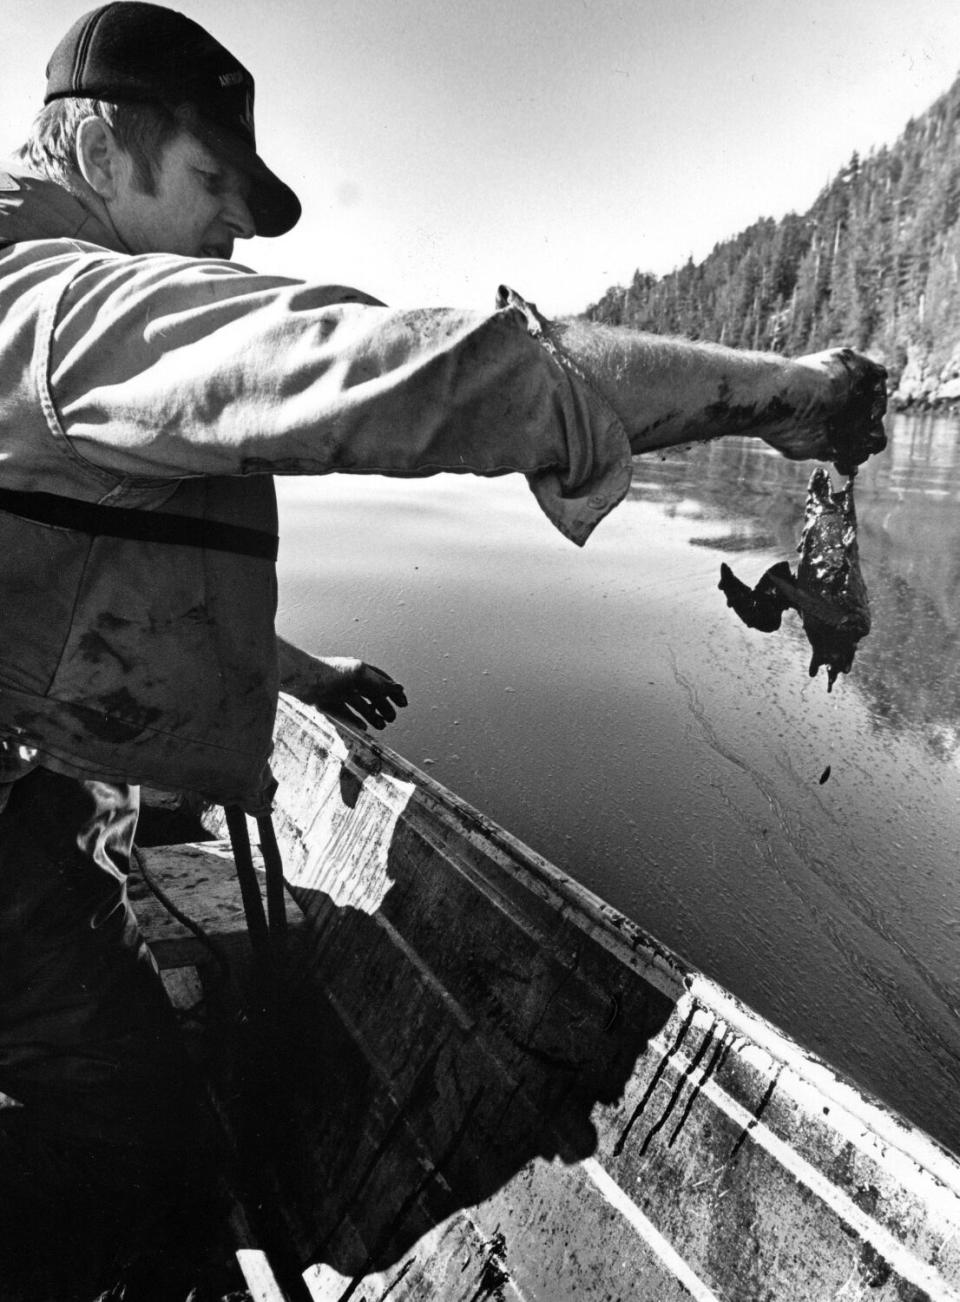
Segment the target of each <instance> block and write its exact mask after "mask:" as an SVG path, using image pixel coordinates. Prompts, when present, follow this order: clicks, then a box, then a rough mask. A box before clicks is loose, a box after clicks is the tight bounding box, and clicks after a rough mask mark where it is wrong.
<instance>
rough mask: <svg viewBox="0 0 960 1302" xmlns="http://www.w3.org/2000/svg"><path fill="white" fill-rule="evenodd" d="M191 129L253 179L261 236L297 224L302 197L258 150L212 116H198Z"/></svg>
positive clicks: (256, 222) (254, 207) (254, 208)
mask: <svg viewBox="0 0 960 1302" xmlns="http://www.w3.org/2000/svg"><path fill="white" fill-rule="evenodd" d="M189 129H190V131H191V133H192V134H193V135H195V136H196V137H197V138H198V139H199V140H201V141H202V142H203V143H204V144H205V145H206V146H207V147H208V148H209V149H212V150H213V152H214V153H215V154H217V155H218V156H219V157H221V158H224V159H226V161H227V162H228V163H232V164H233V166H234V167H236V168H239V170H240V171H241V172H243V173H244V174H245V175H246V176H248V177H249V178H250V196H249V198H248V200H247V206H248V208H249V209H250V215H251V217H252V218H253V224H254V226H255V228H256V232H257V234H258V235H262V236H265V237H267V238H268V239H269V238H271V237H273V236H275V235H286V233H287V231H289V230H292V229H293V227H294V226H296V224H297V222H298V221H299V220H300V213H301V211H302V209H301V207H300V200H299V199H298V198H297V196H296V195H295V194H294V192H293V191H292V190H291V189H290V187H289V185H285V184H284V182H283V181H281V180H280V178H279V177H278V176H275V175H274V174H273V172H271V171H270V168H269V167H267V165H266V163H265V162H264V161H263V159H262V158H261V157H260V155H259V154H258V153H257V152H256V151H255V150H253V149H251V147H250V146H249V145H248V144H247V143H246V142H245V141H243V140H241V139H240V137H239V136H236V135H234V134H233V132H231V131H227V130H225V129H224V128H223V127H221V126H219V125H218V124H217V123H216V122H211V121H210V119H209V118H202V117H195V118H194V119H193V120H192V121H191V123H190V127H189Z"/></svg>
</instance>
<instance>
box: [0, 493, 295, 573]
mask: <svg viewBox="0 0 960 1302" xmlns="http://www.w3.org/2000/svg"><path fill="white" fill-rule="evenodd" d="M0 510H2V511H9V512H10V514H11V515H18V516H20V517H21V518H22V519H24V520H35V521H36V522H37V523H38V524H51V525H55V526H56V527H58V528H60V529H73V530H75V531H76V532H78V533H86V534H91V535H93V536H94V537H96V536H98V535H106V536H107V537H110V538H132V539H134V540H135V541H137V542H163V543H176V544H177V545H178V546H180V547H203V548H207V549H209V550H212V551H221V552H236V553H237V554H238V555H240V556H257V557H259V558H260V559H262V560H269V561H275V560H276V559H277V550H278V547H279V541H280V540H279V539H278V538H277V536H276V534H272V533H267V532H266V531H265V530H262V529H248V528H247V527H246V526H245V525H239V524H223V523H221V522H220V521H218V520H198V519H195V518H194V517H192V516H189V515H171V514H168V513H167V512H165V511H138V510H133V509H131V508H130V507H123V506H101V505H100V504H99V503H96V502H83V501H81V500H80V499H79V498H74V497H61V496H59V495H58V494H56V493H23V492H19V491H17V490H16V489H12V488H0Z"/></svg>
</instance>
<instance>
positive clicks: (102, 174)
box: [77, 115, 124, 200]
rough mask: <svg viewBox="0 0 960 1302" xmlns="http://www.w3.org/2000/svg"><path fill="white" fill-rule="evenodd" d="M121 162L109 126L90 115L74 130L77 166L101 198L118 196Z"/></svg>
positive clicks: (121, 156) (121, 155) (121, 157)
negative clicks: (75, 134) (75, 132)
mask: <svg viewBox="0 0 960 1302" xmlns="http://www.w3.org/2000/svg"><path fill="white" fill-rule="evenodd" d="M123 163H124V157H123V152H122V150H121V149H120V146H119V145H118V144H117V139H116V136H115V135H114V134H113V131H112V130H111V128H110V125H109V123H107V122H104V120H103V118H98V117H94V116H92V115H91V116H90V117H88V118H84V120H83V121H82V122H81V123H80V125H79V127H78V128H77V165H78V167H79V169H80V175H81V176H82V177H83V179H84V180H85V181H86V183H87V185H89V186H90V188H91V189H92V190H94V191H95V192H96V193H97V194H98V195H99V196H100V198H101V199H105V200H111V199H115V198H116V197H117V191H118V189H119V186H120V181H121V176H122V171H123Z"/></svg>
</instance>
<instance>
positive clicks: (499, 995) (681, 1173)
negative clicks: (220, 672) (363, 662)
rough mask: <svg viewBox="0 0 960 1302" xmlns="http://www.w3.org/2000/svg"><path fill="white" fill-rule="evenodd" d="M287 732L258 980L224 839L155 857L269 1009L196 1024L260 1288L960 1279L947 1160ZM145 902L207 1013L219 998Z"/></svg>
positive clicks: (605, 921)
mask: <svg viewBox="0 0 960 1302" xmlns="http://www.w3.org/2000/svg"><path fill="white" fill-rule="evenodd" d="M276 742H277V744H276V756H275V772H276V774H277V777H278V778H279V781H280V790H279V794H278V801H277V811H276V813H275V815H274V824H275V827H276V831H277V836H278V840H279V844H280V849H281V853H282V858H283V862H284V866H285V877H286V889H287V894H288V908H287V913H288V927H287V931H286V933H285V935H282V936H281V935H280V933H279V932H278V933H277V941H276V943H278V944H281V945H282V946H283V948H284V950H285V957H284V958H283V959H282V961H281V967H282V972H281V973H279V975H278V974H277V973H276V972H275V973H274V978H275V979H274V982H273V986H272V992H271V993H268V994H266V995H264V994H263V993H262V991H263V986H262V985H260V986H258V985H257V982H256V968H257V963H256V960H255V959H254V958H251V955H250V948H249V943H248V937H247V930H246V925H245V919H244V908H243V903H242V900H241V898H240V894H239V891H238V887H237V882H236V877H235V873H234V869H233V860H232V855H231V852H230V849H229V845H228V844H227V843H226V842H224V841H220V840H212V841H206V842H200V843H193V844H186V845H177V846H165V847H156V848H153V849H147V850H144V851H143V861H144V866H145V868H146V871H147V873H148V875H149V877H150V878H151V879H152V880H153V881H155V882H156V883H159V885H160V886H161V887H162V889H163V891H164V892H165V893H166V895H167V896H169V897H170V898H171V899H172V900H173V901H174V902H175V903H176V904H178V905H179V907H180V909H181V910H182V911H183V914H184V915H185V916H187V917H190V918H192V919H194V920H195V921H196V922H198V923H200V925H201V927H202V929H203V930H204V931H205V932H206V933H208V935H210V936H211V937H213V938H214V939H215V940H218V941H219V944H220V952H221V953H223V954H225V955H226V956H227V959H228V960H229V962H230V965H231V973H232V975H231V978H230V982H229V986H230V989H231V990H232V991H233V992H237V991H239V992H240V994H239V998H240V999H241V1001H242V1000H243V999H247V1000H248V1001H252V1003H253V1004H257V1001H258V1000H260V1002H261V1005H262V1006H263V1008H264V1010H265V1011H264V1012H263V1015H262V1016H261V1017H260V1018H259V1019H257V1018H254V1019H253V1023H256V1022H258V1021H259V1024H260V1026H261V1031H262V1034H261V1035H260V1037H259V1040H258V1036H257V1035H256V1034H255V1035H253V1036H252V1037H251V1038H252V1040H253V1041H254V1042H255V1044H256V1043H258V1044H259V1048H256V1047H255V1048H254V1049H253V1050H250V1049H249V1045H248V1048H247V1050H244V1051H241V1052H240V1053H239V1054H238V1053H236V1052H234V1051H232V1050H231V1051H230V1052H226V1051H225V1050H224V1044H225V1043H227V1041H225V1040H224V1038H223V1037H222V1036H221V1038H220V1039H217V1036H216V1033H215V1031H212V1030H211V1027H210V1026H205V1028H204V1030H203V1037H206V1039H205V1042H209V1037H210V1036H211V1035H213V1037H214V1038H213V1045H214V1048H213V1051H212V1052H210V1053H209V1054H208V1055H207V1063H208V1067H209V1074H210V1077H211V1082H212V1091H213V1095H214V1097H215V1099H216V1106H217V1108H218V1110H219V1113H220V1115H221V1117H222V1118H223V1122H224V1129H225V1133H226V1134H227V1135H228V1136H229V1137H230V1142H231V1144H232V1145H233V1150H232V1151H233V1157H234V1159H235V1161H236V1171H235V1176H236V1178H235V1180H234V1182H233V1184H232V1186H231V1188H232V1193H231V1198H232V1200H233V1201H232V1214H231V1226H232V1231H231V1232H232V1234H233V1236H234V1247H235V1248H236V1251H237V1259H238V1261H239V1262H240V1264H241V1266H242V1268H243V1272H244V1276H245V1278H246V1287H247V1290H248V1293H249V1296H251V1297H252V1298H255V1299H262V1300H263V1302H275V1300H276V1299H281V1298H307V1299H313V1302H333V1300H334V1299H339V1300H340V1302H347V1299H353V1300H354V1302H360V1300H361V1299H364V1300H365V1302H373V1299H390V1302H399V1300H400V1299H417V1300H420V1299H431V1298H435V1299H442V1302H461V1300H462V1302H468V1300H469V1302H481V1300H486V1299H490V1300H491V1302H492V1300H494V1299H502V1300H504V1302H516V1300H519V1299H528V1300H532V1299H543V1300H549V1302H561V1300H562V1299H577V1302H591V1300H593V1299H595V1300H596V1302H600V1299H650V1300H651V1302H672V1300H673V1299H680V1298H688V1297H693V1298H695V1299H697V1300H698V1302H712V1300H713V1299H726V1300H736V1302H748V1300H750V1299H796V1300H797V1302H820V1300H821V1299H828V1298H830V1299H833V1298H836V1299H859V1298H870V1299H876V1300H877V1302H880V1300H881V1299H883V1300H884V1302H887V1300H889V1302H893V1299H899V1300H901V1302H902V1300H903V1299H915V1300H916V1299H922V1298H931V1299H960V1163H958V1160H957V1158H956V1157H955V1156H954V1155H952V1154H951V1153H949V1152H947V1151H946V1150H945V1149H943V1148H942V1147H940V1146H938V1145H937V1144H936V1143H935V1142H934V1141H933V1140H932V1139H930V1138H929V1137H927V1136H926V1135H924V1134H923V1133H921V1132H920V1131H919V1130H917V1129H916V1128H915V1127H913V1126H912V1125H911V1124H909V1123H908V1122H907V1121H905V1120H904V1119H902V1118H901V1117H898V1116H896V1115H894V1114H893V1113H892V1112H891V1111H890V1110H888V1109H887V1108H885V1107H884V1106H883V1105H882V1104H880V1103H878V1102H877V1101H875V1100H873V1099H870V1098H868V1097H866V1096H865V1095H864V1093H863V1092H862V1091H861V1090H859V1089H858V1088H857V1087H856V1086H854V1085H853V1084H852V1083H851V1082H849V1081H847V1080H844V1079H842V1078H841V1077H840V1076H839V1075H838V1074H837V1073H836V1072H835V1071H833V1070H831V1068H830V1067H829V1066H828V1065H826V1064H825V1063H823V1062H821V1061H818V1060H817V1059H816V1058H814V1057H813V1056H812V1055H811V1054H809V1053H807V1052H805V1051H804V1050H803V1049H802V1048H800V1047H799V1046H797V1045H796V1044H794V1043H792V1042H791V1041H790V1040H788V1039H787V1038H786V1037H785V1036H784V1035H782V1034H781V1033H780V1032H779V1031H778V1030H777V1029H776V1028H775V1027H773V1026H771V1025H769V1024H768V1023H767V1022H765V1021H763V1020H762V1019H761V1018H759V1017H758V1016H757V1015H756V1014H754V1013H753V1012H751V1011H750V1009H748V1008H746V1007H744V1006H743V1005H742V1004H741V1003H740V1002H738V1001H737V1000H736V999H735V998H734V997H733V996H731V995H730V994H729V993H728V992H727V991H725V990H723V989H721V988H719V987H718V986H717V985H715V984H713V983H712V982H711V981H709V980H707V979H706V978H705V977H704V976H702V975H701V974H699V973H698V972H696V971H695V970H693V969H692V968H690V967H689V966H688V965H687V964H685V963H684V962H683V961H682V960H681V959H679V958H678V957H677V956H676V955H674V954H672V953H671V952H669V951H668V950H667V949H665V948H664V947H663V946H662V945H660V944H658V943H657V942H656V940H654V939H653V938H652V937H650V936H648V935H647V934H645V933H644V932H643V931H642V930H641V928H640V927H638V926H636V925H635V924H634V923H632V922H630V921H629V920H627V919H626V918H624V917H623V916H621V915H620V914H619V913H617V912H616V911H615V910H613V909H612V908H610V907H609V906H608V905H606V904H605V903H604V902H603V901H602V900H600V899H598V898H597V897H596V896H594V895H592V894H591V893H590V892H589V891H587V890H585V889H584V888H583V887H581V886H579V885H578V884H577V883H576V882H574V881H572V880H571V879H570V878H569V877H568V876H566V875H565V874H564V873H562V872H560V871H559V870H558V869H557V868H555V867H553V866H552V865H551V864H549V863H547V862H546V861H544V860H543V859H542V858H540V857H538V856H537V855H536V854H534V853H533V852H532V851H530V850H529V849H527V848H526V847H524V846H523V845H521V844H520V843H519V842H517V841H516V840H515V839H514V838H513V837H512V836H510V834H509V833H507V832H506V831H504V830H503V829H502V828H500V827H498V826H496V825H494V824H493V823H492V822H491V821H490V820H488V819H487V818H485V817H484V816H483V815H482V814H480V813H478V812H477V811H476V810H474V809H471V808H470V807H469V806H467V805H466V804H464V803H463V802H462V801H461V800H459V799H458V798H457V797H456V796H454V795H453V794H452V793H451V792H449V791H447V790H446V789H444V788H443V787H442V786H440V785H439V784H438V783H436V782H435V781H433V780H432V779H431V778H429V777H428V776H427V775H425V774H423V773H421V772H419V771H418V770H417V769H415V768H413V767H412V766H410V765H409V764H407V763H405V762H404V761H403V760H401V759H400V758H399V757H398V756H397V755H395V754H393V753H392V752H391V751H390V750H388V749H387V748H385V747H384V746H382V745H379V744H378V743H376V742H374V741H373V740H371V739H368V738H367V737H366V736H361V735H358V734H354V733H352V732H350V731H349V730H347V729H346V728H341V727H339V726H337V727H334V726H332V725H331V724H330V723H329V722H327V721H326V720H325V719H323V718H322V717H321V716H320V715H318V714H317V713H316V712H314V711H312V710H310V709H309V708H307V707H305V706H303V705H301V704H300V703H298V702H296V701H294V700H292V699H289V698H283V699H282V702H281V711H280V717H279V723H278V730H277V738H276ZM211 820H212V821H211ZM207 822H208V826H211V827H212V828H213V830H214V832H217V833H220V834H222V830H223V828H222V821H220V822H218V821H217V815H216V811H210V814H209V815H208V819H207ZM139 894H140V895H141V896H142V897H143V898H141V899H140V902H139V904H138V906H137V907H138V912H139V913H140V916H141V919H142V922H143V924H144V926H145V929H146V930H147V932H148V935H149V936H150V938H151V944H152V947H153V950H154V953H155V954H156V956H157V959H158V961H159V963H160V965H161V967H162V969H163V974H164V979H165V982H166V984H167V987H168V990H169V991H170V993H171V996H172V998H173V999H174V1002H175V1003H176V1004H177V1006H178V1007H179V1008H180V1009H181V1011H182V1016H183V1017H184V1018H185V1019H186V1023H187V1026H188V1027H189V1026H190V1024H191V1019H193V1021H194V1023H195V1024H200V1022H202V1020H203V1016H204V1015H205V1012H206V1011H208V1010H209V1009H210V1008H211V1007H213V1006H214V1005H217V1004H219V1005H222V1006H227V1005H229V1004H230V999H232V998H233V996H232V995H231V996H230V998H227V997H226V996H225V995H224V993H223V991H224V989H225V985H224V983H222V982H218V980H217V976H216V971H217V964H216V962H215V961H214V959H213V958H212V957H211V954H210V952H209V950H208V948H207V946H206V945H204V944H202V943H201V942H200V940H199V939H197V937H196V936H195V935H194V934H193V933H192V932H191V931H189V930H187V929H186V928H185V927H184V926H182V925H181V924H180V923H179V922H177V921H176V920H174V919H173V918H172V917H171V916H170V914H169V913H168V912H167V911H166V909H164V908H162V907H161V906H160V905H159V904H158V903H157V902H156V901H154V900H153V899H152V897H151V896H149V895H148V894H147V892H146V891H144V890H140V892H139ZM261 966H262V964H261ZM262 975H263V974H262V972H261V977H262ZM268 984H269V982H268ZM258 991H260V993H259V994H258ZM240 1022H241V1024H244V1018H243V1016H241V1019H240ZM253 1023H251V1022H250V1021H249V1020H247V1021H246V1023H245V1024H246V1026H247V1028H248V1029H249V1026H250V1025H251V1024H253ZM234 1025H235V1026H236V1025H237V1023H236V1022H234ZM264 1028H265V1029H264ZM228 1047H229V1046H228ZM244 1052H248V1053H251V1052H252V1054H253V1057H257V1055H258V1054H259V1061H260V1069H259V1073H254V1075H255V1077H256V1081H257V1084H256V1086H255V1088H253V1089H252V1091H251V1090H248V1092H247V1097H244V1086H243V1083H242V1081H241V1083H240V1084H238V1079H240V1078H241V1077H243V1069H242V1067H241V1068H240V1069H239V1076H238V1067H237V1063H238V1061H242V1058H243V1053H244ZM231 1064H232V1065H231ZM231 1073H232V1074H231Z"/></svg>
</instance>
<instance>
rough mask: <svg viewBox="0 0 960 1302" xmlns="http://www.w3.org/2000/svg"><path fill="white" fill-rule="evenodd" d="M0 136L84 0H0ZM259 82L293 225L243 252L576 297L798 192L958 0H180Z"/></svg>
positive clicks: (875, 115)
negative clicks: (292, 200)
mask: <svg viewBox="0 0 960 1302" xmlns="http://www.w3.org/2000/svg"><path fill="white" fill-rule="evenodd" d="M2 3H3V4H4V5H5V6H6V8H7V12H8V16H9V20H8V33H9V32H15V33H16V40H12V39H9V37H8V39H7V40H6V41H5V42H4V43H3V46H2V50H0V152H6V151H8V150H9V149H11V148H13V147H15V146H16V145H17V144H19V143H20V141H21V139H22V138H23V135H24V133H25V131H26V129H27V126H28V124H29V122H30V120H31V118H32V116H33V113H34V112H35V110H36V108H37V107H39V105H40V103H41V101H42V92H43V81H44V67H45V65H46V61H47V59H48V57H49V55H50V53H51V51H52V48H53V46H54V45H55V44H56V42H57V40H58V39H59V38H60V36H61V35H62V34H63V33H64V32H65V31H66V29H67V28H68V27H69V26H70V24H71V23H72V22H73V21H74V19H75V18H76V17H78V16H79V15H80V14H81V13H83V12H85V10H86V9H87V8H89V7H92V6H91V0H79V2H78V3H70V2H69V0H33V2H32V3H31V4H29V5H24V4H22V3H20V2H19V0H18V3H17V4H16V9H15V10H14V3H13V0H2ZM174 7H176V8H179V9H180V10H181V11H182V12H184V13H187V14H189V15H190V16H191V17H192V18H194V19H196V20H197V21H198V22H200V23H202V24H203V25H204V26H205V27H207V28H208V29H209V30H210V31H211V32H212V33H213V34H214V35H215V36H216V37H217V38H218V39H219V40H220V41H222V42H223V44H225V45H226V46H228V48H230V49H231V50H232V51H233V53H234V54H235V55H236V56H237V57H238V58H239V59H240V60H241V62H243V63H244V64H246V66H247V67H248V68H249V69H250V70H251V71H252V72H253V74H254V77H255V78H256V83H257V91H256V117H257V136H258V144H259V148H260V152H261V154H262V155H263V157H264V158H265V159H266V161H267V162H268V163H269V165H270V166H271V167H272V168H273V169H274V171H276V172H277V173H278V174H279V175H280V176H282V177H283V178H284V180H286V181H287V182H288V183H289V184H291V185H292V186H293V187H294V189H295V190H297V192H298V194H299V195H300V197H301V200H302V202H303V206H304V216H303V218H302V219H301V222H300V224H299V226H298V227H297V228H296V229H295V231H293V232H292V233H290V234H289V235H287V236H284V237H281V238H280V239H279V240H255V241H253V242H252V243H251V244H249V245H245V244H244V245H240V246H238V250H237V254H236V256H237V260H238V261H242V262H243V263H245V264H246V265H248V266H251V267H254V268H255V269H257V270H259V271H265V272H276V273H280V274H283V275H290V276H296V277H298V278H302V279H309V280H320V281H325V282H334V283H338V284H349V285H355V286H358V287H360V288H362V289H364V290H366V291H367V292H369V293H371V294H374V295H376V296H377V297H379V298H381V299H383V300H384V301H385V302H389V303H392V304H396V305H398V306H416V305H423V306H430V305H461V306H464V307H476V308H483V307H487V306H489V305H491V304H492V302H493V298H494V295H495V291H496V287H497V285H498V284H500V283H501V282H504V281H505V282H506V283H508V284H511V285H513V286H514V287H515V288H517V289H518V290H520V292H521V293H523V294H524V295H525V296H527V297H528V298H531V299H533V300H535V301H536V302H537V303H538V305H539V306H540V308H541V309H542V310H543V311H545V312H546V313H548V314H559V313H564V312H577V311H581V310H582V309H583V308H584V307H585V306H586V305H587V304H588V303H590V302H594V301H596V300H597V299H598V298H600V296H601V295H602V294H603V292H604V290H605V289H607V288H608V287H609V286H610V285H613V284H618V283H619V284H623V283H627V282H628V281H629V280H630V278H631V277H632V275H633V273H634V271H635V270H636V269H638V268H639V269H641V270H644V271H651V272H654V273H655V274H658V275H662V274H664V273H665V272H667V271H670V270H671V269H672V268H674V267H676V266H678V265H680V264H682V263H684V262H686V260H687V258H688V257H692V258H693V259H694V260H695V261H699V260H701V259H702V258H703V257H705V256H706V254H707V253H709V251H710V249H711V248H712V247H713V245H714V244H715V243H717V242H718V241H719V240H722V239H724V238H726V237H727V236H730V235H733V234H736V233H737V232H738V231H739V230H741V229H743V227H744V226H747V225H749V224H750V222H752V221H754V220H755V219H756V218H757V217H759V216H773V217H781V216H782V215H783V214H784V213H785V212H788V211H790V210H795V211H803V210H804V209H806V208H807V207H808V206H809V205H810V204H811V203H812V202H813V200H814V198H815V197H816V195H817V193H818V192H819V190H820V189H821V188H822V187H823V185H825V184H826V182H827V181H828V180H829V179H830V177H831V176H832V175H833V174H834V173H835V172H836V171H837V170H838V169H839V168H840V167H841V166H842V165H843V164H844V163H845V162H846V161H847V159H849V157H850V155H851V153H852V152H853V151H854V150H855V149H856V150H858V151H860V152H861V153H867V152H868V151H869V150H870V148H871V147H879V146H880V145H883V144H890V143H892V142H893V141H894V140H895V139H896V137H897V136H898V135H899V134H900V132H901V130H902V129H903V127H904V125H905V124H906V122H907V120H908V119H909V118H910V117H911V116H916V115H918V114H920V113H922V112H923V111H924V110H925V109H926V108H927V107H929V105H930V104H931V103H932V101H933V100H934V99H935V98H936V97H937V96H938V95H939V94H941V93H942V92H943V91H945V90H946V89H947V88H948V87H949V86H950V84H951V83H952V81H953V80H954V78H955V76H956V75H957V73H958V71H960V4H957V2H956V0H914V2H913V3H912V4H910V5H909V6H907V5H904V4H903V3H902V0H872V2H868V0H845V3H844V4H843V5H840V4H837V3H836V0H806V2H804V3H800V2H799V0H230V2H229V3H227V0H179V3H176V4H175V6H174Z"/></svg>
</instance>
